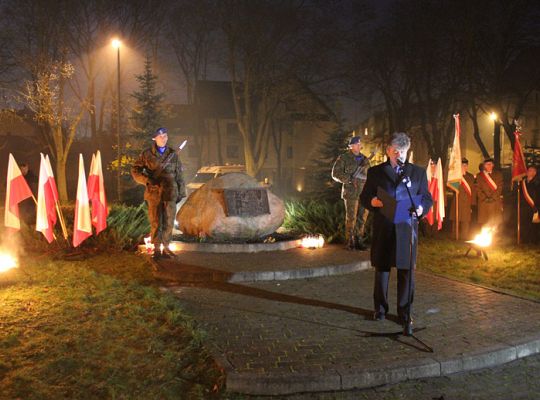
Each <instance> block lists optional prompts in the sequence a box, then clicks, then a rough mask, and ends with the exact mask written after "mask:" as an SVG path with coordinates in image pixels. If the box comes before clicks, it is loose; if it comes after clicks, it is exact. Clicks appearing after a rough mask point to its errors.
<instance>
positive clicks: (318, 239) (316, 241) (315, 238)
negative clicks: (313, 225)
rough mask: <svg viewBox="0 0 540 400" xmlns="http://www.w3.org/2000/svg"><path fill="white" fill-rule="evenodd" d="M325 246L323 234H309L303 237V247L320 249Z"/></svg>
mask: <svg viewBox="0 0 540 400" xmlns="http://www.w3.org/2000/svg"><path fill="white" fill-rule="evenodd" d="M323 246H324V237H323V235H308V236H305V237H303V238H302V247H304V248H306V249H320V248H321V247H323Z"/></svg>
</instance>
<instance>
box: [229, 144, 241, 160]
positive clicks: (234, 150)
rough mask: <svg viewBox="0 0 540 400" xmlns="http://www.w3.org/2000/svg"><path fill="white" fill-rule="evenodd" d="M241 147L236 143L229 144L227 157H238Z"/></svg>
mask: <svg viewBox="0 0 540 400" xmlns="http://www.w3.org/2000/svg"><path fill="white" fill-rule="evenodd" d="M239 153H240V149H239V148H238V146H237V145H235V144H229V145H227V158H238V155H239Z"/></svg>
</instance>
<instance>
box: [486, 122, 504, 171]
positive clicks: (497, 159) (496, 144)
mask: <svg viewBox="0 0 540 400" xmlns="http://www.w3.org/2000/svg"><path fill="white" fill-rule="evenodd" d="M489 119H490V120H491V121H493V163H494V164H495V167H496V168H500V167H501V123H500V122H499V117H498V116H497V114H496V113H495V112H491V113H490V114H489Z"/></svg>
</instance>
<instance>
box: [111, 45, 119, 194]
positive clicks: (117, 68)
mask: <svg viewBox="0 0 540 400" xmlns="http://www.w3.org/2000/svg"><path fill="white" fill-rule="evenodd" d="M111 44H112V47H113V48H115V49H116V73H117V79H116V80H117V84H118V86H117V87H116V101H117V103H116V159H117V161H118V170H117V171H116V194H117V198H118V201H121V193H122V188H121V174H122V171H121V170H120V166H121V165H120V164H121V159H120V158H121V153H120V46H121V45H122V42H121V41H120V40H119V39H113V41H112V43H111Z"/></svg>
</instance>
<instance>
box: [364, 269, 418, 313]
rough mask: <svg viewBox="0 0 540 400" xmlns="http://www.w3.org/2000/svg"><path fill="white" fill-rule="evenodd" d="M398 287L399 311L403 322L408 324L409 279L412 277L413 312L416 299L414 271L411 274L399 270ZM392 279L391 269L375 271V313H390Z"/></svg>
mask: <svg viewBox="0 0 540 400" xmlns="http://www.w3.org/2000/svg"><path fill="white" fill-rule="evenodd" d="M397 275H398V279H397V281H398V285H397V286H398V287H397V310H398V316H399V318H400V321H401V322H406V321H407V319H408V316H409V315H408V314H407V312H408V311H409V310H408V304H409V299H408V296H409V277H411V275H412V286H411V312H412V302H413V299H414V271H413V274H409V270H408V269H398V270H397ZM389 278H390V269H387V270H384V269H375V279H374V281H375V287H374V290H373V302H374V305H375V312H378V313H382V314H387V313H388V282H389Z"/></svg>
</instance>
